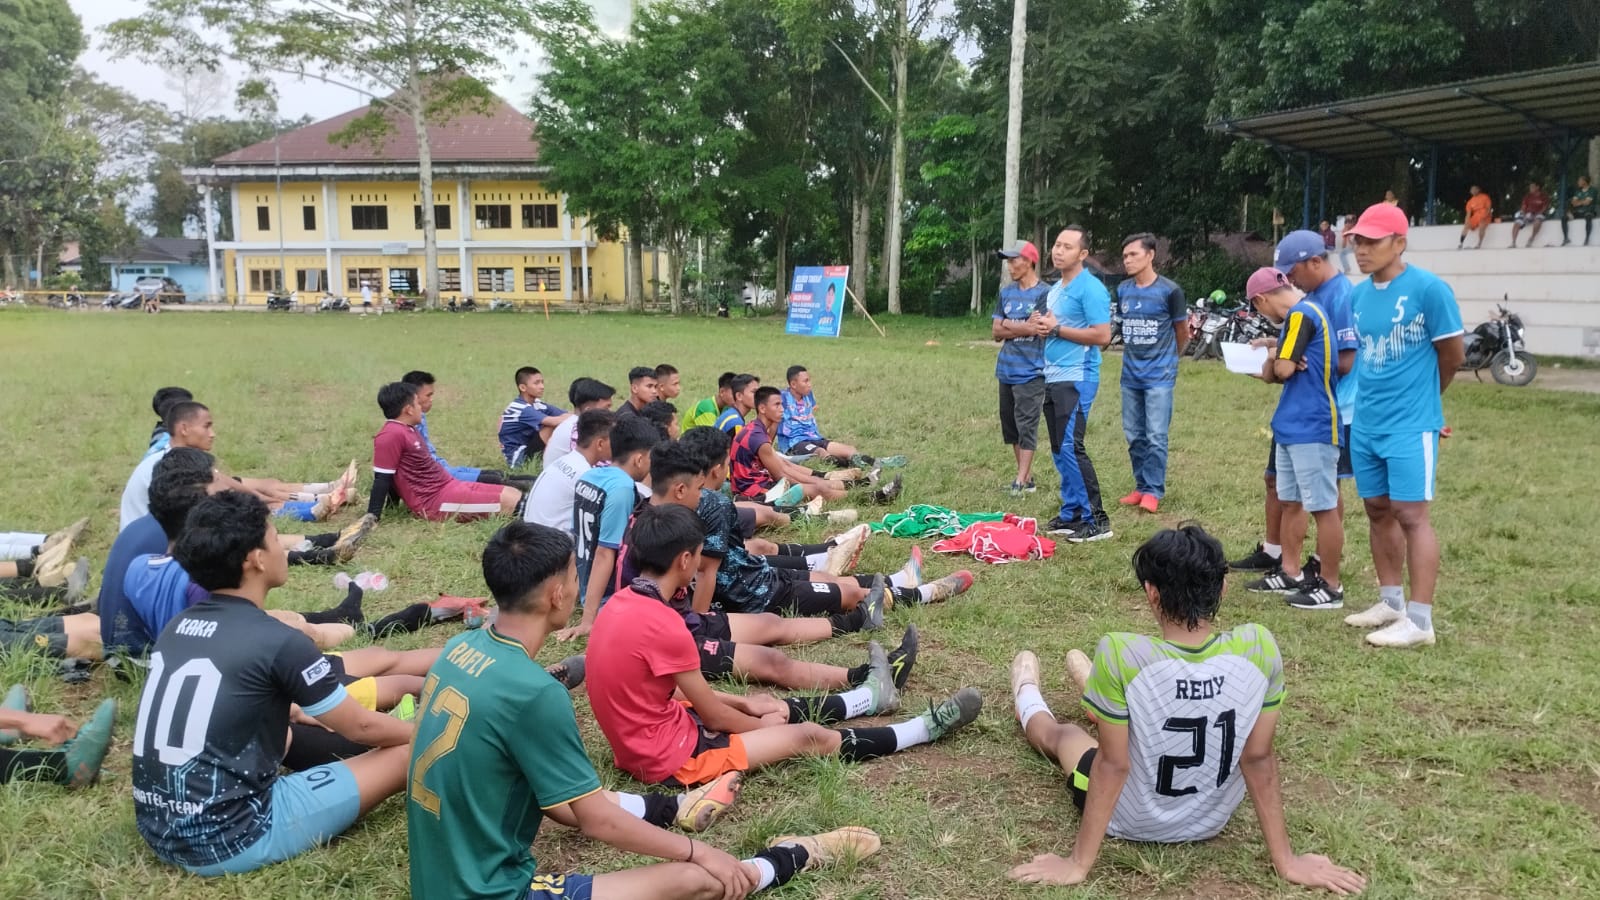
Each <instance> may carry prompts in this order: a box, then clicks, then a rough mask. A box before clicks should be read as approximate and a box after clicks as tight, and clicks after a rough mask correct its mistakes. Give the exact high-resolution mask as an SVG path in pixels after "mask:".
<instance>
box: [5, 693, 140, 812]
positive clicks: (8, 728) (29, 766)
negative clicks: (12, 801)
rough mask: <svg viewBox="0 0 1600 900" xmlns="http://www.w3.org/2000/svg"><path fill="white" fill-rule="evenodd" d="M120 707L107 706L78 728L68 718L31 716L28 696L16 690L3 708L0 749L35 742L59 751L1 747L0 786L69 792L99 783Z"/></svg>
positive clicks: (108, 702)
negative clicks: (37, 785)
mask: <svg viewBox="0 0 1600 900" xmlns="http://www.w3.org/2000/svg"><path fill="white" fill-rule="evenodd" d="M116 718H117V701H115V700H102V701H100V705H99V706H97V707H95V711H94V715H92V716H90V717H89V721H88V722H87V723H86V724H84V725H83V727H81V728H80V727H78V726H77V725H74V724H73V722H72V720H71V719H69V718H67V717H66V716H52V715H46V714H44V713H36V712H33V711H32V708H31V705H30V704H29V702H28V691H27V689H26V688H24V687H23V686H22V685H20V684H16V685H12V686H11V690H9V691H7V692H6V697H5V700H4V701H3V702H0V744H13V743H16V742H17V741H19V740H26V739H28V738H34V739H37V740H40V741H44V742H45V743H47V744H49V745H51V746H53V747H56V748H57V749H55V750H7V749H5V748H3V747H0V784H10V783H11V782H13V781H49V782H53V783H55V784H60V785H65V786H67V787H70V788H81V787H88V786H89V785H91V784H94V783H95V782H96V781H99V780H100V764H101V763H102V762H104V761H105V758H106V751H107V750H109V749H110V748H111V732H112V729H113V728H114V727H115V725H116Z"/></svg>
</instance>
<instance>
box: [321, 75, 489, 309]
mask: <svg viewBox="0 0 1600 900" xmlns="http://www.w3.org/2000/svg"><path fill="white" fill-rule="evenodd" d="M411 122H412V124H413V125H415V126H416V129H417V190H418V191H420V192H421V202H420V205H421V206H422V265H423V269H422V283H423V284H424V285H426V287H427V291H426V297H427V300H428V308H429V309H438V308H439V228H438V224H437V223H436V222H434V220H433V147H432V146H431V145H430V144H429V142H428V123H427V121H426V120H425V119H424V118H423V114H422V105H421V104H420V103H419V104H418V105H417V106H416V107H415V108H414V109H413V110H412V113H411ZM330 274H331V273H330ZM470 279H471V273H470V272H462V273H461V284H462V285H463V287H464V288H465V289H464V290H463V291H462V293H463V294H465V295H466V296H468V297H471V296H472V288H473V287H474V286H475V285H476V282H475V281H473V280H470ZM383 288H384V286H383V285H379V286H378V294H379V296H382V295H383Z"/></svg>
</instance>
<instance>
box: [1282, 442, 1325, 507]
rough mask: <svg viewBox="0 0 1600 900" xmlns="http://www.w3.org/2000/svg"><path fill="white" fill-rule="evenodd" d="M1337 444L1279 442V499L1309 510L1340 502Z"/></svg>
mask: <svg viewBox="0 0 1600 900" xmlns="http://www.w3.org/2000/svg"><path fill="white" fill-rule="evenodd" d="M1338 470H1339V448H1338V447H1335V446H1334V445H1332V444H1279V445H1278V499H1279V500H1281V501H1283V502H1284V503H1298V504H1300V505H1302V506H1304V507H1305V508H1306V510H1307V511H1308V512H1314V513H1317V512H1326V511H1328V510H1330V509H1333V508H1334V507H1336V506H1338V505H1339V477H1338V474H1337V473H1338Z"/></svg>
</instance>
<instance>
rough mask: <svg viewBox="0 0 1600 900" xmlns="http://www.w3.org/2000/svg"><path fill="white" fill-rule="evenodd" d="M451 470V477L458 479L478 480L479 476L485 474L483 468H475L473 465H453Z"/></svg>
mask: <svg viewBox="0 0 1600 900" xmlns="http://www.w3.org/2000/svg"><path fill="white" fill-rule="evenodd" d="M449 472H450V477H451V478H454V479H455V480H457V481H477V480H478V476H479V475H482V474H483V470H482V469H474V468H473V467H472V466H451V467H450V469H449Z"/></svg>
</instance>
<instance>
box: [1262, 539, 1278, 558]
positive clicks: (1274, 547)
mask: <svg viewBox="0 0 1600 900" xmlns="http://www.w3.org/2000/svg"><path fill="white" fill-rule="evenodd" d="M1261 551H1262V552H1263V553H1265V554H1267V555H1268V556H1270V557H1272V558H1273V559H1283V545H1282V544H1269V543H1267V542H1265V541H1263V542H1262V543H1261Z"/></svg>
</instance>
